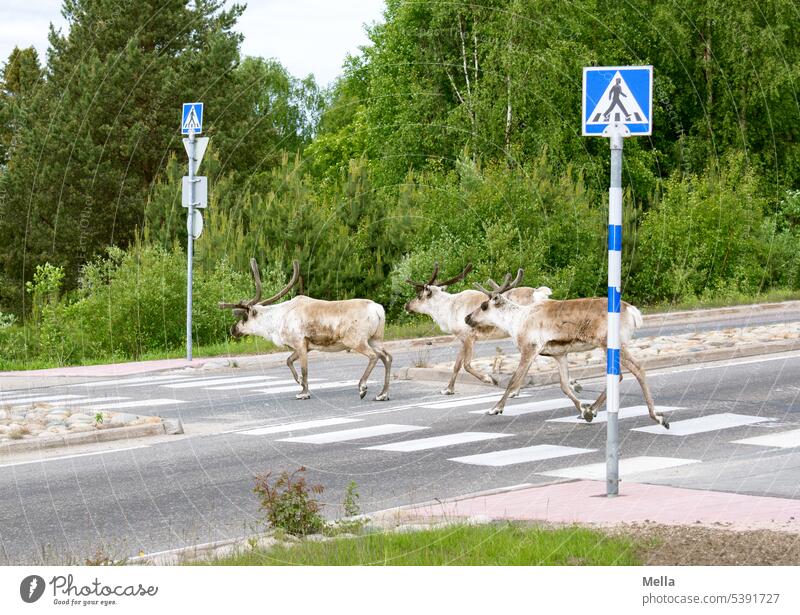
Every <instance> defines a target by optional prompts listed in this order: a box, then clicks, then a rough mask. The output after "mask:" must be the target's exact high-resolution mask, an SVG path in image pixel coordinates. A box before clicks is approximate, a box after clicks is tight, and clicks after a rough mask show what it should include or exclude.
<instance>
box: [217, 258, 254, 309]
mask: <svg viewBox="0 0 800 615" xmlns="http://www.w3.org/2000/svg"><path fill="white" fill-rule="evenodd" d="M250 270H251V271H252V272H253V281H254V282H255V284H256V296H255V297H253V298H252V299H250V300H248V299H242V300H241V301H239V303H218V304H217V305H218V306H219V308H220V309H222V310H228V309H234V310H237V309H238V310H246V309H248V308H251V307H253V306H254V305H255V304H256V303H258V302H259V301H260V300H261V274H260V273H259V271H258V262H257V261H256V259H254V258H251V259H250Z"/></svg>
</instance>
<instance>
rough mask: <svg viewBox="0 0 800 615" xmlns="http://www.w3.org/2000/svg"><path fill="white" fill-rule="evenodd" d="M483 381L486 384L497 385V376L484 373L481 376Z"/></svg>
mask: <svg viewBox="0 0 800 615" xmlns="http://www.w3.org/2000/svg"><path fill="white" fill-rule="evenodd" d="M483 381H484V382H485V383H486V384H493V385H494V386H497V378H495V377H494V376H490V375H489V374H486V375H485V376H484V377H483Z"/></svg>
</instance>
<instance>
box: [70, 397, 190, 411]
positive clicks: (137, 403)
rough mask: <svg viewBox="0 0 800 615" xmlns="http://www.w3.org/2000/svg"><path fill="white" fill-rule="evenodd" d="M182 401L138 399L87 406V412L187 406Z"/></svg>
mask: <svg viewBox="0 0 800 615" xmlns="http://www.w3.org/2000/svg"><path fill="white" fill-rule="evenodd" d="M186 403H188V402H186V401H184V400H182V399H138V400H134V401H120V402H115V403H113V404H92V405H91V406H85V409H86V410H121V409H122V408H154V407H156V406H172V405H175V404H186Z"/></svg>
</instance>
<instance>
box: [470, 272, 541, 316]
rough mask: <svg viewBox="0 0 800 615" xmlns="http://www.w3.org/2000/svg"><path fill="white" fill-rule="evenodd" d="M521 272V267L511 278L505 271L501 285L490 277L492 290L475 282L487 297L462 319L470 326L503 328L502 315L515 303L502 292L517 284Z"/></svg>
mask: <svg viewBox="0 0 800 615" xmlns="http://www.w3.org/2000/svg"><path fill="white" fill-rule="evenodd" d="M523 273H524V270H523V269H520V270H519V271H517V277H515V278H514V279H513V280H512V279H511V274H510V273H507V274H506V277H505V279H504V280H503V284H502V285H500V284H498V283H497V282H495V281H494V280H492V279H490V280H489V284H490V285H491V287H492V289H493V290H486V289H485V288H484V287H483V286H481V285H480V284H477V283H476V284H475V288H477V289H478V290H479V291H481V292H482V293H484V294H485V295H486V297H487V299H486V301H484V302H483V303H481V304H480V306H479V307H478V308H477V309H476V310H474V311H473V312H472V313H470V314H468V315H467V317H466V318H465V319H464V322H466V323H467V324H468V325H469V326H470V327H482V326H489V327H500V328H501V329H505V327H504V326H503V325H504V318H503V315H504V313H505V312H507V311H508V309H509V307H510V306H511V307H514V306H516V304H515V303H514V302H513V301H511V300H509V299H508V298H506V297H505V296H504V293H506V292H508V291H510V290H511V289H513V288H515V287H517V286H518V285H519V283H520V282H521V281H522V274H523ZM548 290H549V289H548Z"/></svg>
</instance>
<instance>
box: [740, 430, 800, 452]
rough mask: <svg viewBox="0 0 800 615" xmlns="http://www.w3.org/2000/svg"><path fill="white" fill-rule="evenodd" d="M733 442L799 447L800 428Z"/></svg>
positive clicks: (777, 446)
mask: <svg viewBox="0 0 800 615" xmlns="http://www.w3.org/2000/svg"><path fill="white" fill-rule="evenodd" d="M732 443H733V444H752V445H753V446H772V447H775V448H797V447H800V429H793V430H791V431H782V432H780V433H771V434H767V435H765V436H755V437H754V438H745V439H743V440H734V441H733V442H732Z"/></svg>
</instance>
